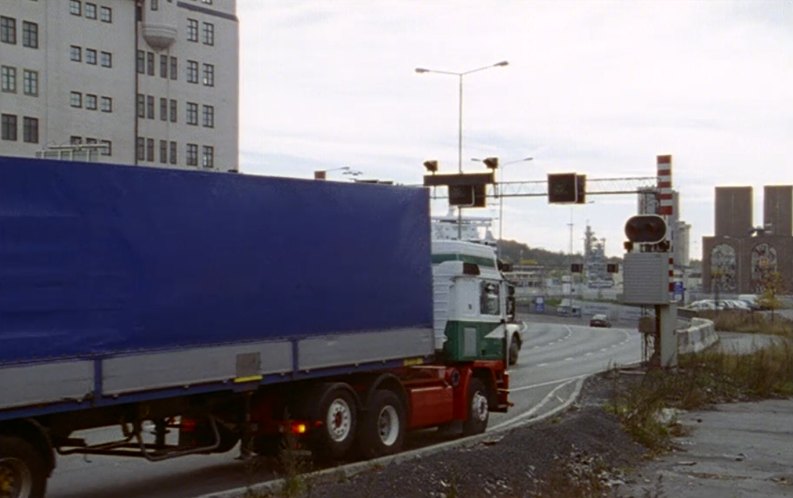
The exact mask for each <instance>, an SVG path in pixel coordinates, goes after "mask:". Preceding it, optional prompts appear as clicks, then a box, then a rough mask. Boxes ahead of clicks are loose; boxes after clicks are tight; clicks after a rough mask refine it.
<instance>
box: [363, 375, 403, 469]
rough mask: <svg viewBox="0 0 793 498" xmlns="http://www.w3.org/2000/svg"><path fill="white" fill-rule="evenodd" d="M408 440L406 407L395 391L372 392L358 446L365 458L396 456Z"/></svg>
mask: <svg viewBox="0 0 793 498" xmlns="http://www.w3.org/2000/svg"><path fill="white" fill-rule="evenodd" d="M404 440H405V409H404V407H403V406H402V402H401V401H400V400H399V396H397V395H396V394H395V393H394V392H393V391H388V390H384V389H380V390H377V391H375V392H374V393H372V396H371V398H370V399H369V402H368V403H367V405H366V414H365V415H364V416H363V418H362V420H361V429H360V433H359V440H358V446H359V449H360V452H361V455H362V456H364V457H365V458H377V457H380V456H385V455H393V454H394V453H398V452H399V450H401V449H402V443H403V442H404Z"/></svg>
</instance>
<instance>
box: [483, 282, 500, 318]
mask: <svg viewBox="0 0 793 498" xmlns="http://www.w3.org/2000/svg"><path fill="white" fill-rule="evenodd" d="M479 289H480V292H479V313H481V314H483V315H500V314H501V306H500V304H501V296H500V289H501V288H500V286H499V285H498V283H497V282H487V281H485V282H482V283H481V284H480V287H479Z"/></svg>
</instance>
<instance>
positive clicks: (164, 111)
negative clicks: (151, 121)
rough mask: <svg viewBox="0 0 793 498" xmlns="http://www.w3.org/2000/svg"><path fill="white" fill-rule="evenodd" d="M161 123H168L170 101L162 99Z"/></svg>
mask: <svg viewBox="0 0 793 498" xmlns="http://www.w3.org/2000/svg"><path fill="white" fill-rule="evenodd" d="M160 121H168V99H166V98H163V97H160Z"/></svg>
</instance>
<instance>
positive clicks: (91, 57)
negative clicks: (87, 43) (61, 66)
mask: <svg viewBox="0 0 793 498" xmlns="http://www.w3.org/2000/svg"><path fill="white" fill-rule="evenodd" d="M85 63H86V64H91V65H93V66H95V65H96V50H95V49H93V48H86V49H85Z"/></svg>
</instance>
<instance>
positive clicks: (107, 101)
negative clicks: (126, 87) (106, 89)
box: [99, 97, 113, 112]
mask: <svg viewBox="0 0 793 498" xmlns="http://www.w3.org/2000/svg"><path fill="white" fill-rule="evenodd" d="M99 108H100V109H101V110H102V112H113V99H112V98H110V97H102V98H101V99H99Z"/></svg>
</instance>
